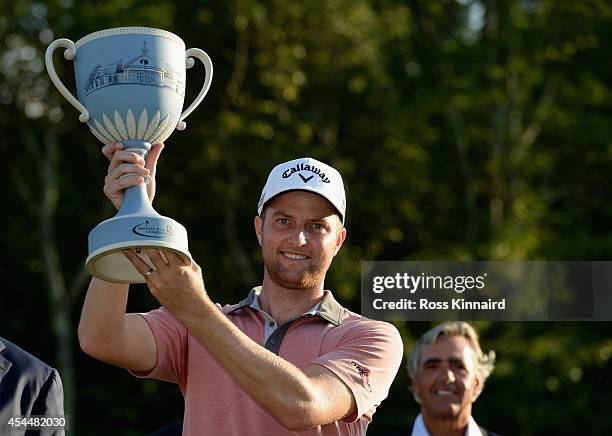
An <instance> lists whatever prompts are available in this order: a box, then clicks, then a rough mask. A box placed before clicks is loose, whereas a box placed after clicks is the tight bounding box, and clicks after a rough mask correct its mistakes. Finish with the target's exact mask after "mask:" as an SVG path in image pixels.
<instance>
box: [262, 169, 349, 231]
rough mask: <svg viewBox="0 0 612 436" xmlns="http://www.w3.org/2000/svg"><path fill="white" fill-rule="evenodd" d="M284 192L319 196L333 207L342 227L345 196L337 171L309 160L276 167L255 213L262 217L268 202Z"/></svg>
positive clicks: (269, 177)
mask: <svg viewBox="0 0 612 436" xmlns="http://www.w3.org/2000/svg"><path fill="white" fill-rule="evenodd" d="M287 191H309V192H314V193H315V194H319V195H320V196H322V197H324V198H325V199H326V200H327V201H329V202H330V203H331V204H332V206H334V207H335V208H336V210H337V211H338V213H339V214H340V219H341V220H342V224H344V216H345V212H346V196H345V194H344V183H343V182H342V176H341V175H340V173H339V172H338V171H336V169H334V168H332V167H330V166H329V165H327V164H325V163H323V162H320V161H318V160H316V159H313V158H311V157H303V158H300V159H294V160H290V161H289V162H285V163H282V164H279V165H277V166H275V167H274V168H273V169H272V171H270V175H269V176H268V180H267V182H266V185H265V186H264V188H263V190H262V191H261V197H260V198H259V203H258V204H257V214H258V215H261V211H262V210H263V208H264V206H265V204H266V203H267V202H268V201H270V200H271V199H272V198H274V197H276V196H277V195H279V194H281V193H283V192H287Z"/></svg>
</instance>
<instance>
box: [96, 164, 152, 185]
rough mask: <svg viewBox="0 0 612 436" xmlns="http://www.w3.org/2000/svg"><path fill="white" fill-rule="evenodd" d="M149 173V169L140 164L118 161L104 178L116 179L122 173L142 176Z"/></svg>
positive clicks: (108, 179)
mask: <svg viewBox="0 0 612 436" xmlns="http://www.w3.org/2000/svg"><path fill="white" fill-rule="evenodd" d="M150 173H151V171H150V170H149V169H147V168H144V167H142V166H140V165H135V164H131V163H120V164H119V165H117V166H116V167H115V168H113V169H112V170H111V171H110V172H109V173H108V174H107V175H106V180H107V181H111V180H114V179H118V178H119V177H121V176H122V175H124V174H136V175H139V176H142V177H144V176H148V175H149V174H150Z"/></svg>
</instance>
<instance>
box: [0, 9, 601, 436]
mask: <svg viewBox="0 0 612 436" xmlns="http://www.w3.org/2000/svg"><path fill="white" fill-rule="evenodd" d="M0 5H1V6H2V7H1V8H0V131H1V132H2V133H3V138H2V140H1V141H0V147H1V149H0V150H1V151H2V155H3V159H1V160H0V171H1V172H2V174H3V175H4V183H3V188H4V192H3V195H2V199H3V202H4V207H3V210H4V213H5V216H6V217H7V219H5V220H4V229H3V230H4V231H3V232H2V247H3V251H4V253H5V255H4V256H3V265H2V267H1V268H0V279H1V280H2V283H3V291H2V293H1V294H0V309H1V310H2V316H1V317H0V332H1V334H2V335H3V336H6V337H7V338H10V339H12V340H14V341H15V342H17V343H19V344H20V345H22V346H23V347H25V348H26V349H29V350H30V351H33V352H35V354H37V355H39V356H40V357H41V358H43V359H44V360H46V361H48V362H50V363H54V362H56V363H55V364H56V365H59V363H57V362H58V360H57V357H56V354H55V353H56V350H57V349H58V344H57V339H55V338H54V336H53V334H52V333H51V331H50V327H49V326H50V325H51V322H52V317H51V314H50V313H49V307H50V306H49V304H48V299H49V297H48V292H47V289H48V286H49V283H48V280H49V279H48V277H47V275H48V270H47V268H48V264H47V263H46V261H45V258H44V256H43V253H42V248H41V234H42V233H41V232H43V223H42V221H41V217H40V208H41V202H42V198H43V197H42V196H41V195H42V194H41V192H43V191H44V188H45V187H49V186H51V187H52V189H51V190H50V191H47V195H48V196H47V197H44V198H47V199H48V200H49V201H53V200H57V208H56V209H55V210H54V213H53V215H52V217H51V218H52V230H53V232H52V233H51V234H52V235H53V241H54V242H55V244H56V247H57V249H58V251H59V254H60V257H59V260H60V264H61V271H62V273H63V277H64V278H65V281H66V282H67V283H70V282H71V281H72V280H73V278H75V277H78V274H79V272H80V271H81V270H82V268H83V263H84V259H85V257H86V240H87V234H88V232H89V230H90V229H91V228H92V227H93V226H94V225H95V224H97V223H98V222H99V221H101V220H102V219H104V218H106V217H108V216H110V215H111V213H112V211H111V208H110V207H109V205H108V204H107V201H106V200H105V198H104V196H103V194H102V191H101V187H102V184H103V178H104V175H105V174H106V165H107V164H106V162H105V161H104V158H103V156H102V155H101V153H99V147H100V144H98V143H97V142H96V140H95V138H94V137H93V136H92V135H90V134H89V133H88V132H87V129H86V127H85V126H83V125H81V124H80V123H79V122H78V119H77V113H76V111H75V110H74V109H73V108H72V107H71V106H69V104H68V103H67V102H66V101H65V100H64V99H63V97H61V96H60V94H59V93H58V92H57V91H56V90H55V88H54V87H53V86H52V85H51V84H50V82H49V80H48V76H47V74H46V71H45V70H44V52H45V49H46V46H47V45H48V44H49V43H50V42H51V41H52V40H53V39H55V38H59V37H67V38H70V39H72V40H76V39H78V38H80V37H82V36H84V35H86V34H87V33H90V32H93V31H96V30H100V29H103V28H108V27H119V26H124V25H141V26H151V27H159V28H163V29H167V30H170V31H172V32H174V33H176V34H178V35H179V36H181V37H182V38H183V40H184V41H185V42H186V45H187V46H188V47H199V48H202V49H204V50H205V51H207V52H208V54H209V55H210V56H211V58H212V60H213V63H214V66H215V76H214V80H213V83H212V87H211V91H210V92H209V94H208V96H207V97H206V99H205V101H204V103H203V104H202V105H201V106H200V107H199V108H198V109H197V110H196V111H195V112H194V113H193V114H192V115H191V116H190V117H189V118H188V119H187V125H188V127H187V130H186V131H184V132H175V133H174V134H173V135H172V137H171V138H170V139H169V140H168V141H167V144H166V145H167V147H166V149H165V151H164V154H163V156H162V158H161V161H160V165H159V171H158V180H159V185H158V186H159V188H158V196H157V198H156V201H155V205H156V208H157V210H158V211H159V212H160V213H162V214H166V215H169V216H172V217H173V218H175V219H176V220H178V221H179V222H181V223H183V224H184V225H185V226H186V227H187V229H188V231H189V235H190V251H191V252H192V254H193V255H194V257H195V259H196V260H197V261H198V262H199V263H200V264H201V265H202V266H203V269H204V273H205V280H206V283H207V288H208V290H209V293H210V294H211V295H212V296H213V297H214V299H215V300H216V301H219V302H220V303H229V302H235V301H238V300H239V299H240V298H242V296H243V295H244V294H245V293H246V292H247V291H248V290H249V289H250V287H251V286H253V285H254V284H257V283H258V280H260V276H261V269H262V265H261V260H260V256H259V247H258V245H257V243H256V240H255V238H254V234H253V230H252V220H253V216H254V214H255V209H256V203H257V199H258V198H259V194H260V189H261V187H262V186H263V183H264V181H265V178H266V176H267V173H268V171H269V170H270V169H271V168H272V167H273V166H274V165H275V164H277V163H279V162H281V161H283V160H288V159H292V158H295V157H298V156H306V155H309V156H313V157H316V158H317V159H320V160H323V161H326V162H328V163H330V164H332V165H334V166H336V168H338V169H339V170H340V171H341V173H342V174H343V176H344V178H345V183H346V186H347V195H348V212H347V213H348V216H347V227H348V230H349V237H348V240H347V242H346V244H345V246H344V248H343V249H342V251H341V253H340V254H339V255H338V256H337V258H336V260H335V262H334V265H333V267H332V269H331V270H330V272H329V274H328V280H327V287H328V288H330V289H333V290H334V291H335V293H336V294H337V296H338V297H339V298H340V299H341V300H342V301H343V303H344V304H345V305H346V306H348V307H350V308H351V309H353V310H357V311H358V310H359V289H358V286H359V285H358V284H359V274H360V261H362V260H405V259H441V260H488V259H492V260H507V259H511V260H522V259H524V260H536V259H551V260H553V259H554V260H606V259H609V253H610V252H611V251H612V235H610V234H608V232H607V227H608V224H609V223H610V222H612V220H611V218H612V206H610V204H609V202H608V201H607V200H608V199H609V198H611V195H610V194H611V188H610V186H611V184H610V183H609V179H608V174H607V172H608V170H609V168H610V164H611V162H612V139H611V138H612V123H610V120H609V119H610V116H611V115H612V100H611V97H612V95H611V91H612V87H611V85H612V83H611V81H612V79H611V78H612V63H610V62H609V55H610V43H611V42H612V34H611V33H612V25H611V24H612V5H611V4H610V3H609V2H606V1H603V0H585V1H581V2H558V1H554V0H508V1H503V2H502V1H494V0H459V1H450V0H448V1H446V0H428V1H417V0H410V1H396V0H352V1H347V0H307V1H302V2H294V1H289V0H272V1H266V2H263V1H258V0H233V1H230V2H211V1H195V0H184V1H180V2H172V1H167V0H159V1H156V2H150V1H144V0H121V1H119V0H110V1H106V2H103V3H98V2H85V1H78V0H53V1H47V2H39V1H32V0H15V1H12V2H9V1H8V0H0ZM55 65H56V68H57V69H58V72H59V74H60V77H62V78H63V80H64V81H65V83H67V85H68V86H69V88H71V89H74V79H73V74H72V65H71V64H70V63H69V62H67V61H65V60H64V59H63V58H62V57H61V56H60V55H57V56H56V57H55ZM187 80H188V90H187V95H186V101H191V100H192V99H193V98H194V97H195V95H196V93H197V91H198V90H199V87H200V84H201V83H202V80H203V68H201V66H196V67H195V68H193V69H191V70H190V71H189V72H188V79H187ZM49 144H55V146H54V147H49ZM44 162H50V163H51V164H52V165H53V168H54V169H55V173H54V174H55V176H56V179H54V183H56V184H53V185H49V173H48V167H46V166H45V165H44ZM76 283H77V285H78V283H79V282H78V281H77V282H76ZM76 288H78V289H76V291H75V296H74V298H73V301H72V303H73V304H72V305H71V306H70V310H71V312H70V317H71V325H72V326H73V330H74V332H76V326H77V324H78V317H79V311H80V305H81V301H82V298H83V292H84V287H83V286H76ZM154 307H156V303H155V301H154V300H153V299H152V297H151V296H150V295H149V294H148V293H147V291H146V289H145V288H142V287H138V286H135V287H134V289H133V290H132V292H131V294H130V303H129V309H130V310H132V311H145V310H148V309H151V308H154ZM429 326H430V324H428V323H402V324H398V328H399V329H400V331H401V332H402V335H403V337H404V339H405V345H406V349H407V350H409V349H410V347H411V346H412V345H413V343H414V341H415V340H416V338H417V337H418V336H419V335H420V334H422V333H423V332H424V331H425V330H426V329H427V328H428V327H429ZM476 326H477V327H478V328H479V329H480V332H481V335H482V338H483V347H484V348H485V349H494V350H496V352H497V355H498V364H497V369H496V371H495V372H494V374H493V376H492V377H491V378H490V380H489V381H488V382H487V387H486V389H485V391H484V394H483V395H482V396H481V397H480V399H479V400H478V402H477V403H476V405H475V409H474V415H475V417H476V419H477V421H478V422H479V423H481V424H482V425H484V426H485V427H488V428H490V429H492V430H495V431H498V432H500V433H503V434H517V435H531V434H538V435H540V434H577V433H580V434H609V433H611V432H612V420H611V419H610V418H609V414H608V411H609V407H610V404H612V394H611V393H610V391H611V389H610V388H611V386H612V381H611V379H610V373H611V371H612V363H611V360H610V358H611V355H612V335H611V333H612V329H611V328H610V325H609V324H607V323H578V322H566V323H561V322H557V323H494V322H480V323H476ZM70 346H71V348H72V349H73V350H74V356H73V357H74V359H75V361H76V387H77V390H76V418H77V419H76V421H75V422H76V429H75V430H76V431H75V434H88V435H97V434H108V432H109V429H112V431H113V433H118V434H125V435H130V434H142V433H143V432H148V431H152V430H154V429H156V428H159V427H161V426H163V425H164V424H165V423H167V422H170V421H172V420H175V419H176V420H180V419H181V416H182V398H181V396H180V393H179V392H178V389H176V388H175V387H174V386H170V385H167V384H164V383H159V382H153V381H144V382H143V381H138V380H135V379H133V378H132V377H131V376H130V375H129V374H127V372H125V371H122V370H119V369H117V368H113V367H110V366H108V365H105V364H102V363H99V362H96V361H94V360H93V359H90V358H88V357H87V356H85V355H83V354H82V353H81V352H80V351H79V349H78V345H77V343H76V339H75V338H74V337H73V338H72V344H70ZM59 369H60V372H61V370H62V368H61V367H60V368H59ZM417 413H418V407H417V405H416V403H415V402H414V401H413V400H412V397H411V394H410V392H409V391H408V381H407V376H406V374H405V371H404V370H402V371H400V374H399V375H398V378H397V380H396V382H395V383H394V385H393V387H392V390H391V394H390V397H389V398H388V399H387V400H386V401H385V402H384V403H383V405H382V406H381V407H380V408H379V410H378V412H377V413H376V415H375V417H374V421H373V424H372V425H371V427H370V432H369V433H370V434H381V435H382V434H386V433H388V432H390V431H393V430H395V429H398V428H401V427H402V426H407V425H408V423H409V422H410V420H411V419H412V418H413V417H414V416H415V415H416V414H417Z"/></svg>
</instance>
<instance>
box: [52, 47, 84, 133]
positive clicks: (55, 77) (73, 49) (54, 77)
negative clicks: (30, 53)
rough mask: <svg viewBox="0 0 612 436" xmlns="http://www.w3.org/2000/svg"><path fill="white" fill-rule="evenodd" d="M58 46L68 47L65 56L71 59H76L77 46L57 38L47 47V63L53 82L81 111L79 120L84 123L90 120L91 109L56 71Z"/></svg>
mask: <svg viewBox="0 0 612 436" xmlns="http://www.w3.org/2000/svg"><path fill="white" fill-rule="evenodd" d="M58 47H63V48H65V49H66V50H64V58H66V59H67V60H69V61H71V60H73V59H74V56H75V54H76V47H75V46H74V42H72V41H70V40H69V39H66V38H60V39H56V40H55V41H53V42H52V43H51V44H49V47H47V51H46V53H45V65H46V66H47V72H48V73H49V77H50V78H51V81H52V82H53V84H54V85H55V87H56V88H57V90H58V91H59V92H60V93H61V94H62V95H63V96H64V97H65V98H66V100H68V102H69V103H70V104H71V105H72V106H74V107H75V108H77V110H78V111H79V112H81V114H80V115H79V121H81V122H82V123H86V122H87V121H89V111H88V110H87V109H86V108H85V106H83V105H82V104H81V102H80V101H78V100H77V99H76V98H75V97H74V95H72V93H71V92H70V91H68V89H67V88H66V87H65V86H64V84H63V83H62V81H61V80H60V78H59V77H58V75H57V73H56V72H55V68H54V67H53V52H54V51H55V49H56V48H58Z"/></svg>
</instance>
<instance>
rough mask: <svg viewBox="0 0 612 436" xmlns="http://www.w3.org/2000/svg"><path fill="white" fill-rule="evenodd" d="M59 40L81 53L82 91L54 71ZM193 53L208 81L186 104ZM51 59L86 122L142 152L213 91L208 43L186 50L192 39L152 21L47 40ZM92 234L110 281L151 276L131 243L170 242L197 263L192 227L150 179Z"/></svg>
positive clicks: (68, 50)
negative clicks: (135, 259)
mask: <svg viewBox="0 0 612 436" xmlns="http://www.w3.org/2000/svg"><path fill="white" fill-rule="evenodd" d="M57 48H64V57H65V58H66V59H67V60H74V74H75V79H76V80H75V81H76V88H77V96H78V99H77V98H75V97H74V95H73V94H72V93H71V92H70V91H69V90H68V89H67V88H66V87H65V86H64V84H63V83H62V81H61V80H60V79H59V77H58V75H57V73H56V71H55V68H54V66H53V52H54V51H55V50H56V49H57ZM194 58H195V59H199V60H200V61H201V62H202V63H203V64H204V69H205V79H204V84H203V86H202V89H201V90H200V93H199V94H198V96H197V97H196V99H195V100H194V101H193V103H191V105H189V106H188V107H187V109H185V110H184V111H182V109H183V102H184V98H185V83H186V81H185V77H186V69H187V68H191V67H192V66H193V65H194V63H195V62H194ZM45 64H46V66H47V71H48V73H49V77H50V78H51V81H52V82H53V84H54V85H55V86H56V87H57V89H58V90H59V91H60V93H61V94H62V95H63V96H64V97H65V98H66V99H67V100H68V101H69V102H70V103H71V104H72V105H73V106H74V107H75V108H76V109H77V110H78V111H79V112H80V115H79V120H80V121H81V122H83V123H87V126H88V127H89V129H90V130H91V132H92V133H93V134H94V136H95V137H96V138H98V139H99V140H100V141H101V142H102V143H104V144H110V143H113V142H122V143H123V144H124V149H125V150H129V151H133V152H135V153H138V154H140V155H141V156H142V157H143V158H146V156H147V154H148V152H149V150H150V149H151V146H152V144H157V143H159V142H164V141H165V140H166V139H168V137H169V136H170V135H171V134H172V132H173V131H174V129H177V130H183V129H185V127H186V124H185V121H184V120H185V118H186V117H187V116H188V115H189V114H190V113H191V112H192V111H193V110H194V109H195V108H196V107H197V106H198V105H199V104H200V103H201V102H202V100H203V99H204V97H205V96H206V93H207V92H208V89H209V88H210V83H211V81H212V75H213V67H212V62H211V60H210V58H209V57H208V55H207V54H206V53H205V52H204V51H202V50H200V49H198V48H190V49H188V50H185V43H184V42H183V40H182V39H181V38H179V37H178V36H176V35H175V34H173V33H171V32H168V31H165V30H161V29H153V28H149V27H119V28H114V29H106V30H100V31H98V32H94V33H91V34H89V35H87V36H84V37H83V38H81V39H79V40H78V41H77V42H76V43H74V42H72V41H71V40H69V39H65V38H60V39H57V40H55V41H53V42H52V43H51V44H49V47H48V48H47V51H46V54H45ZM181 111H182V112H181ZM134 176H135V174H126V175H124V176H122V177H134ZM88 239H89V240H88V242H89V244H88V248H89V250H88V257H87V260H86V261H85V265H86V268H87V270H88V271H89V272H90V273H91V274H92V275H93V276H96V277H99V278H101V279H103V280H106V281H110V282H116V283H144V282H145V280H144V277H143V276H142V275H141V274H140V273H139V272H138V271H137V270H136V269H135V268H134V266H133V265H132V264H131V262H130V261H129V260H128V259H127V258H126V257H125V256H124V254H123V252H122V251H123V250H125V249H140V248H144V247H158V248H163V249H166V250H170V251H173V252H175V253H177V254H179V255H180V256H181V257H182V258H183V260H184V261H185V263H187V264H190V263H191V255H190V254H189V248H188V240H187V231H186V230H185V227H183V226H182V225H181V224H179V223H178V222H176V221H175V220H173V219H171V218H168V217H165V216H162V215H160V214H158V213H157V212H156V211H155V210H154V209H153V207H152V205H151V204H150V202H149V200H148V197H147V192H146V186H145V184H140V185H138V186H132V187H130V188H128V189H127V190H126V191H125V196H124V200H123V203H122V205H121V208H120V209H119V211H118V212H117V214H116V215H115V216H114V217H112V218H110V219H108V220H106V221H103V222H101V223H100V224H98V225H97V226H96V227H95V228H94V229H93V230H92V231H91V232H90V234H89V238H88Z"/></svg>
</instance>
